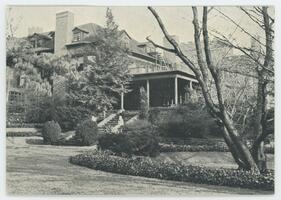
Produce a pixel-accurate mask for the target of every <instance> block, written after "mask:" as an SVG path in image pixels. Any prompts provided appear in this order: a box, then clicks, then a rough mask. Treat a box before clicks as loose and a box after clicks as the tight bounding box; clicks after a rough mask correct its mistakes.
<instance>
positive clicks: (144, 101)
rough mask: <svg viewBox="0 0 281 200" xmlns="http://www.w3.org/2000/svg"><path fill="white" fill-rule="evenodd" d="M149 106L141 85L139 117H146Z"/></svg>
mask: <svg viewBox="0 0 281 200" xmlns="http://www.w3.org/2000/svg"><path fill="white" fill-rule="evenodd" d="M148 111H149V106H148V98H147V94H146V91H145V89H144V88H143V87H141V88H140V114H139V117H140V119H146V120H147V119H148V116H149V113H148Z"/></svg>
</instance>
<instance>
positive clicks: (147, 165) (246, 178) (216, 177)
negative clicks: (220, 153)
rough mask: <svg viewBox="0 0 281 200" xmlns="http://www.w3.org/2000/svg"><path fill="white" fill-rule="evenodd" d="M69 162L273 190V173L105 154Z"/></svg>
mask: <svg viewBox="0 0 281 200" xmlns="http://www.w3.org/2000/svg"><path fill="white" fill-rule="evenodd" d="M70 162H71V163H73V164H76V165H81V166H86V167H89V168H92V169H95V170H102V171H106V172H113V173H119V174H126V175H133V176H144V177H149V178H159V179H165V180H174V181H183V182H194V183H200V184H211V185H224V186H232V187H242V188H251V189H261V190H271V191H273V190H274V172H273V171H267V172H266V173H263V174H257V173H254V172H252V171H244V170H234V169H223V168H219V169H213V168H208V167H202V166H192V165H182V164H175V163H169V162H156V161H152V160H151V159H146V158H140V157H138V158H122V157H118V156H112V155H109V154H106V153H100V152H95V153H88V154H80V155H76V156H72V157H70Z"/></svg>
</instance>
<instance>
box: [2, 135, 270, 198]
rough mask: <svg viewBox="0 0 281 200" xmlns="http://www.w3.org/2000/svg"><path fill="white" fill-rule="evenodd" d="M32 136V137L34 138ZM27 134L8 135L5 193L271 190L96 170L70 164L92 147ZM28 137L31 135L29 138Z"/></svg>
mask: <svg viewBox="0 0 281 200" xmlns="http://www.w3.org/2000/svg"><path fill="white" fill-rule="evenodd" d="M33 138H34V137H33ZM26 139H28V138H27V137H14V138H13V137H8V138H7V140H6V148H7V163H6V166H7V173H6V181H7V182H6V186H7V188H6V190H7V194H8V195H12V196H15V195H104V194H105V195H162V196H163V195H193V196H194V195H229V194H271V192H265V191H258V190H250V189H242V188H230V187H221V186H210V185H202V184H193V183H182V182H175V181H166V180H158V179H150V178H143V177H134V176H127V175H119V174H113V173H107V172H102V171H96V170H92V169H88V168H85V167H80V166H76V165H72V164H70V163H69V162H68V158H69V156H71V155H76V154H79V153H82V152H85V151H88V150H90V149H91V147H62V146H50V145H36V144H27V143H26ZM29 139H30V138H29Z"/></svg>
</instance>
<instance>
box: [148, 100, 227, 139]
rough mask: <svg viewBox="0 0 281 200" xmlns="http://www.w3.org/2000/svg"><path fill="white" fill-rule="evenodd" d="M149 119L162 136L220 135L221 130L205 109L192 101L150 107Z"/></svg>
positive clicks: (197, 136) (206, 136)
mask: <svg viewBox="0 0 281 200" xmlns="http://www.w3.org/2000/svg"><path fill="white" fill-rule="evenodd" d="M149 119H150V121H151V122H152V123H153V124H155V125H156V126H157V127H158V132H159V134H160V135H161V136H163V137H177V138H182V139H183V138H190V137H194V138H208V137H212V136H221V135H222V134H221V133H222V130H221V129H220V128H219V126H218V125H217V123H216V122H215V120H214V119H213V118H212V117H211V116H210V115H209V113H208V112H207V110H206V109H205V108H203V107H201V106H200V105H196V104H192V103H189V104H187V105H184V106H178V107H175V108H170V109H164V108H162V109H161V108H155V109H151V110H150V117H149Z"/></svg>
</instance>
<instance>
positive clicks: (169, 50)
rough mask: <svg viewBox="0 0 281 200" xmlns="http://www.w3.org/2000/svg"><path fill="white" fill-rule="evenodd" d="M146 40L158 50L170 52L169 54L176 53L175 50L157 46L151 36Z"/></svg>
mask: <svg viewBox="0 0 281 200" xmlns="http://www.w3.org/2000/svg"><path fill="white" fill-rule="evenodd" d="M146 40H147V41H148V42H150V43H151V44H152V45H153V46H154V47H156V48H159V49H163V50H164V51H168V52H171V53H176V51H175V49H169V48H166V47H163V46H161V45H159V44H156V43H155V42H153V41H152V40H151V39H150V38H149V36H147V37H146Z"/></svg>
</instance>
